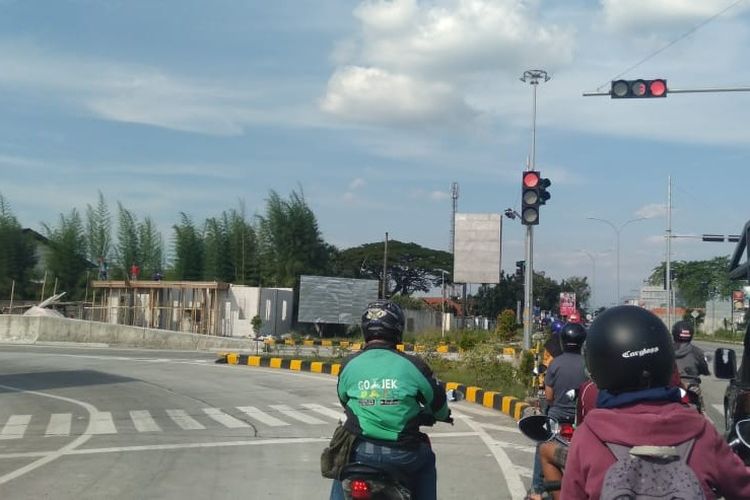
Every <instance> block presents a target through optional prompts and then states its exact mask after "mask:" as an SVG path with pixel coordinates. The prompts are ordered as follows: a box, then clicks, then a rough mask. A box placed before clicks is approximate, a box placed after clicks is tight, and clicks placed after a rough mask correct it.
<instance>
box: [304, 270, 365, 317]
mask: <svg viewBox="0 0 750 500" xmlns="http://www.w3.org/2000/svg"><path fill="white" fill-rule="evenodd" d="M378 287H379V282H378V281H377V280H358V279H350V278H330V277H327V276H301V277H300V286H299V312H298V313H297V321H299V322H300V323H332V324H339V325H353V324H356V323H358V322H359V320H360V319H361V318H362V312H364V310H365V308H366V307H367V304H369V303H370V302H372V301H373V300H376V299H377V298H378Z"/></svg>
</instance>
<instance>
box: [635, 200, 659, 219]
mask: <svg viewBox="0 0 750 500" xmlns="http://www.w3.org/2000/svg"><path fill="white" fill-rule="evenodd" d="M666 214H667V205H666V204H664V203H649V204H648V205H643V206H642V207H641V208H639V209H638V210H636V211H635V215H637V216H638V217H646V218H648V219H651V218H653V217H663V216H665V215H666Z"/></svg>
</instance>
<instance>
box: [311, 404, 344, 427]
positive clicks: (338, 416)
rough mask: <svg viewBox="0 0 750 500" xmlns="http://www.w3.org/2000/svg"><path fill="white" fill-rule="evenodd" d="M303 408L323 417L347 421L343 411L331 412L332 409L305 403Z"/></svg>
mask: <svg viewBox="0 0 750 500" xmlns="http://www.w3.org/2000/svg"><path fill="white" fill-rule="evenodd" d="M302 406H303V407H304V408H307V409H308V410H312V411H314V412H316V413H320V414H321V415H325V416H326V417H330V418H332V419H334V420H341V421H342V422H343V421H344V420H346V414H345V413H344V412H343V411H336V410H331V409H330V408H326V407H325V406H323V405H319V404H315V403H305V404H303V405H302Z"/></svg>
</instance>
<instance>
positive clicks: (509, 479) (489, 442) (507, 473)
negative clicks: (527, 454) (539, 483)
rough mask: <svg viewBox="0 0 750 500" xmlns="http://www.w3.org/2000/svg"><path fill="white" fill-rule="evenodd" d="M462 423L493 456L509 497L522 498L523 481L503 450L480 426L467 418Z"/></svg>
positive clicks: (524, 492)
mask: <svg viewBox="0 0 750 500" xmlns="http://www.w3.org/2000/svg"><path fill="white" fill-rule="evenodd" d="M464 421H465V422H466V425H468V426H469V427H471V428H472V429H474V431H475V432H476V433H477V434H478V435H479V439H481V440H482V441H483V442H484V444H485V445H486V446H487V448H489V450H490V452H491V453H492V454H493V455H494V457H495V461H496V462H497V464H498V465H499V466H500V472H502V474H503V476H504V477H505V484H506V486H507V487H508V491H509V492H510V496H511V497H512V498H524V497H525V496H526V488H525V487H524V485H523V481H521V475H520V474H519V473H518V471H517V470H516V468H515V465H513V462H511V461H510V458H509V457H508V454H507V453H505V450H503V449H502V448H501V447H500V446H497V442H496V441H493V439H492V438H491V437H490V435H489V434H487V431H485V430H484V429H483V428H482V426H481V425H479V424H478V423H476V422H474V421H473V420H472V419H470V418H467V419H465V420H464Z"/></svg>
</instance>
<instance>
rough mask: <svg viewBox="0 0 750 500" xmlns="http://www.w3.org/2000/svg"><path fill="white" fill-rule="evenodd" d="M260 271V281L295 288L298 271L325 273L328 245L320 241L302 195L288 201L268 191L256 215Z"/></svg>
mask: <svg viewBox="0 0 750 500" xmlns="http://www.w3.org/2000/svg"><path fill="white" fill-rule="evenodd" d="M258 237H259V238H258V243H259V247H260V248H259V250H260V262H261V264H260V267H261V269H260V271H261V275H262V279H263V282H264V283H267V284H273V285H275V286H286V287H296V284H297V282H298V280H299V277H300V275H302V274H328V273H329V272H330V270H331V250H332V247H331V246H330V245H328V244H326V243H325V242H324V241H323V238H322V236H321V234H320V230H319V229H318V221H317V219H316V218H315V214H314V213H313V211H312V210H311V209H310V207H309V206H308V205H307V202H306V201H305V198H304V195H303V194H302V193H301V192H300V193H297V192H296V191H292V193H291V194H290V195H289V199H288V200H284V199H282V198H281V197H280V196H279V195H278V193H276V192H275V191H271V192H270V193H269V196H268V199H267V200H266V212H265V214H264V215H259V216H258Z"/></svg>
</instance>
